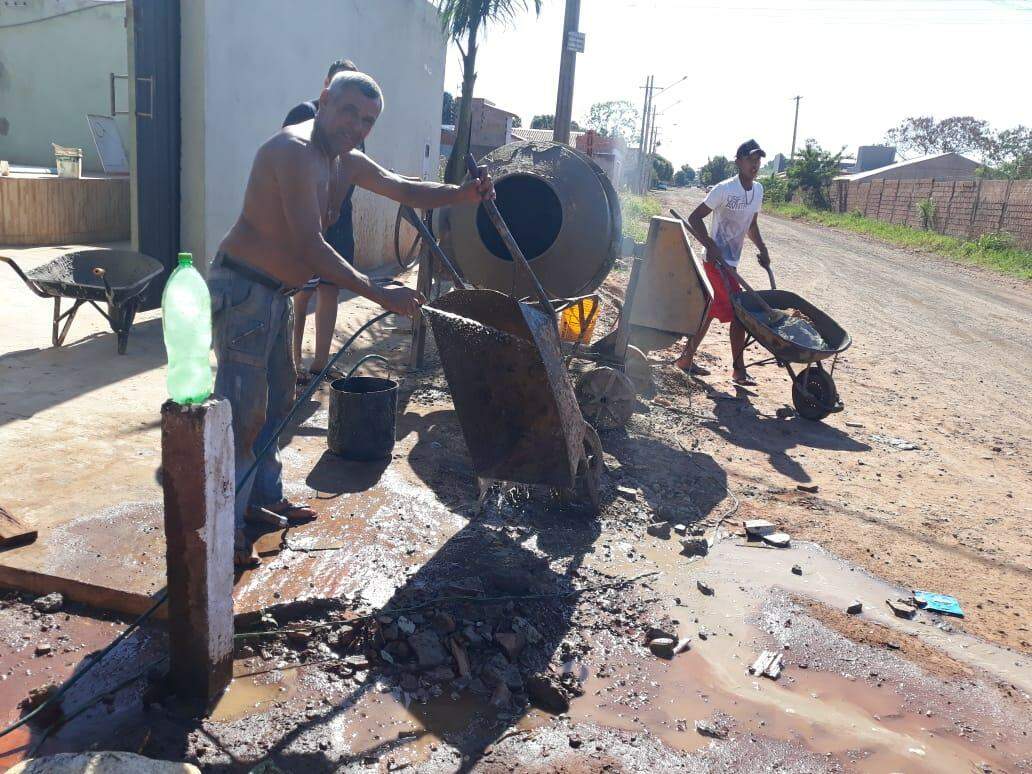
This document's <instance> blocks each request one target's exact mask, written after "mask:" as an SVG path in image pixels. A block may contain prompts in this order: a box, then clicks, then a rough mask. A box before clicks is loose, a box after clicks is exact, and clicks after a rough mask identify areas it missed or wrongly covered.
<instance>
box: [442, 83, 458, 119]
mask: <svg viewBox="0 0 1032 774" xmlns="http://www.w3.org/2000/svg"><path fill="white" fill-rule="evenodd" d="M441 123H442V124H454V123H455V98H454V97H453V96H452V95H451V92H450V91H446V92H444V98H443V99H442V100H441Z"/></svg>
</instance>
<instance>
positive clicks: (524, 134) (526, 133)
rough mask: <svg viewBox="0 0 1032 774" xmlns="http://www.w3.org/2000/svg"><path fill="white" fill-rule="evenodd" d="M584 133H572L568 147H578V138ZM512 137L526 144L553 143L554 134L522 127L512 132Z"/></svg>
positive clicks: (546, 130) (549, 131)
mask: <svg viewBox="0 0 1032 774" xmlns="http://www.w3.org/2000/svg"><path fill="white" fill-rule="evenodd" d="M582 134H584V132H570V142H569V143H567V144H568V145H571V146H573V145H576V143H577V138H578V137H580V136H581V135H582ZM512 136H513V137H515V138H516V139H518V140H523V141H524V142H552V140H553V134H552V130H551V129H524V128H523V127H522V126H520V127H516V128H515V129H513V130H512Z"/></svg>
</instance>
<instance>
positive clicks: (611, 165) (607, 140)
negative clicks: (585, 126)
mask: <svg viewBox="0 0 1032 774" xmlns="http://www.w3.org/2000/svg"><path fill="white" fill-rule="evenodd" d="M570 134H571V138H570V139H571V141H572V142H573V144H574V147H576V148H577V150H579V151H580V152H581V153H583V154H584V155H585V156H589V157H591V159H592V160H593V161H594V162H595V163H596V164H598V165H599V166H600V167H602V171H603V172H605V173H606V176H607V177H608V178H609V182H611V183H612V184H613V186H614V187H619V186H620V181H621V180H622V179H623V170H624V156H625V155H626V153H627V143H625V142H624V139H623V137H620V136H619V135H617V136H616V137H602V136H601V135H600V134H598V132H595V131H594V130H589V131H587V132H578V133H577V136H576V138H574V137H572V135H573V132H571V133H570Z"/></svg>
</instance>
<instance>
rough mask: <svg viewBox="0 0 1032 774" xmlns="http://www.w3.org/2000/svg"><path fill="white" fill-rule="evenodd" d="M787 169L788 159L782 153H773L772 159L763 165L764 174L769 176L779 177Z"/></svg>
mask: <svg viewBox="0 0 1032 774" xmlns="http://www.w3.org/2000/svg"><path fill="white" fill-rule="evenodd" d="M786 169H788V159H787V158H786V157H785V154H784V153H775V154H774V158H772V159H771V160H770V161H768V162H767V163H766V164H765V165H764V172H765V173H767V174H770V175H779V174H781V173H782V172H784V171H785V170H786Z"/></svg>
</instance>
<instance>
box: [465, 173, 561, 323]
mask: <svg viewBox="0 0 1032 774" xmlns="http://www.w3.org/2000/svg"><path fill="white" fill-rule="evenodd" d="M466 169H467V170H468V171H469V175H470V177H472V178H474V179H476V178H478V177H480V170H479V169H478V168H477V160H476V159H475V158H473V154H472V153H467V154H466ZM483 205H484V211H485V212H486V213H487V217H488V218H490V219H491V223H493V224H494V227H495V230H496V231H497V232H498V235H499V236H500V237H501V238H502V242H504V243H505V247H506V248H507V249H508V251H509V254H510V255H511V256H512V258H513V260H514V261H516V263H517V264H518V265H519V267H520V268H521V269H522V270H523V271H524V272H525V273H526V275H527V276H528V277H529V278H530V284H531V285H532V286H533V288H534V295H536V296H537V297H538V301H540V302H541V306H542V311H544V312H545V313H546V314H547V315H548V316H549V317H551V318H552V322H553V323H557V318H556V313H555V309H554V308H553V307H552V302H551V300H550V299H549V298H548V294H547V293H545V289H544V288H543V287H541V283H540V282H539V281H538V278H537V275H536V274H535V273H534V270H533V269H532V268H530V264H529V263H528V262H527V258H526V257H525V256H524V255H523V251H522V250H521V249H520V246H519V245H518V244H516V240H515V239H514V238H513V236H512V232H511V231H509V227H508V226H507V225H505V219H504V218H503V217H502V213H500V212H499V211H498V205H497V204H495V203H494V200H493V199H487V200H485V201H484V202H483ZM557 324H558V323H557Z"/></svg>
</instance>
